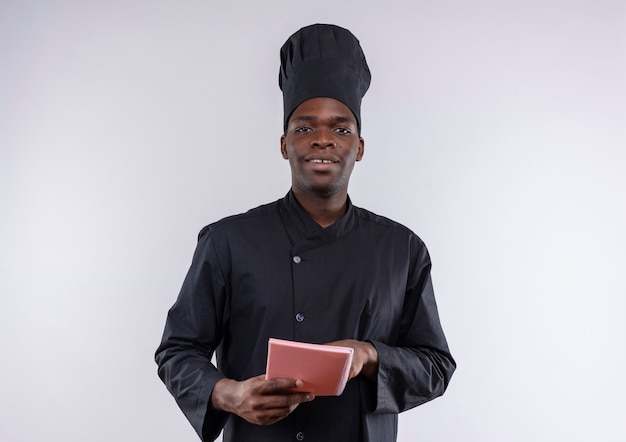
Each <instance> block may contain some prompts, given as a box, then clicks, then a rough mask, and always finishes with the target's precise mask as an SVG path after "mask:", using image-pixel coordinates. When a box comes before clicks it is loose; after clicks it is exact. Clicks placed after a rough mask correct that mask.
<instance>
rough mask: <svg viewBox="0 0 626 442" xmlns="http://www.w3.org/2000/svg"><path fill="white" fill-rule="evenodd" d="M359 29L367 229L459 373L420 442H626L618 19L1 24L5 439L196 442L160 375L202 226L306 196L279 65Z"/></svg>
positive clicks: (150, 10) (512, 7) (419, 417)
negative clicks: (427, 260) (422, 255)
mask: <svg viewBox="0 0 626 442" xmlns="http://www.w3.org/2000/svg"><path fill="white" fill-rule="evenodd" d="M315 22H323V23H335V24H338V25H341V26H344V27H347V28H349V29H351V30H352V31H353V32H354V33H355V34H356V35H357V37H358V38H359V39H360V41H361V43H362V46H363V48H364V50H365V53H366V55H367V58H368V62H369V65H370V68H371V70H372V73H373V80H372V86H371V89H370V91H369V92H368V94H367V95H366V97H365V99H364V102H363V135H364V137H365V139H366V154H365V157H364V160H363V161H362V162H361V163H359V164H358V165H357V167H356V168H355V172H354V175H353V179H352V182H351V191H350V194H351V197H352V199H353V201H354V203H355V204H356V205H358V206H361V207H365V208H368V209H370V210H372V211H374V212H377V213H380V214H383V215H386V216H388V217H390V218H393V219H395V220H397V221H399V222H402V223H403V224H405V225H407V226H409V227H411V228H412V229H413V230H414V231H416V232H417V233H418V234H419V235H420V236H421V237H422V238H423V239H424V241H425V242H426V243H427V245H428V246H429V248H430V251H431V255H432V258H433V261H434V268H433V273H434V281H435V288H436V292H437V299H438V303H439V307H440V311H441V318H442V322H443V325H444V328H445V330H446V333H447V336H448V339H449V343H450V346H451V349H452V351H453V354H454V356H455V357H456V359H457V361H458V365H459V368H458V370H457V373H456V374H455V376H454V378H453V379H452V382H451V384H450V387H449V390H448V392H447V393H446V395H444V396H443V397H442V398H440V399H437V400H436V401H434V402H431V403H429V404H426V405H424V406H421V407H418V408H417V409H414V410H411V411H409V412H406V413H404V414H402V415H401V418H400V436H399V440H400V441H407V442H408V441H416V440H428V441H476V442H502V441H506V442H509V441H511V442H515V441H524V442H527V441H589V440H596V441H603V442H604V441H624V440H626V430H625V429H624V424H623V420H624V416H625V415H626V406H625V405H624V396H625V395H626V382H625V380H624V372H625V370H626V326H625V325H624V315H625V313H626V301H625V295H626V282H625V281H624V278H625V277H624V268H625V265H626V235H625V233H624V226H626V178H625V176H626V172H625V166H626V80H625V79H626V7H625V3H624V2H623V1H608V0H604V1H602V0H588V1H550V0H543V1H535V0H532V1H530V0H526V1H521V0H520V1H486V0H476V1H456V2H453V1H437V2H435V1H425V0H424V1H413V2H409V1H406V2H402V1H385V2H382V1H381V2H374V1H357V0H354V1H345V2H340V1H337V0H331V1H321V0H320V1H315V2H298V1H294V0H291V1H278V0H273V1H259V2H256V1H249V2H240V1H232V2H219V3H218V2H210V1H207V0H205V1H166V0H158V1H157V0H135V1H119V0H114V1H106V2H105V1H98V2H96V1H43V0H42V1H24V0H0V204H1V206H0V210H1V212H0V296H1V298H0V299H1V304H0V312H1V316H2V319H1V320H0V352H1V358H2V359H1V361H2V362H1V364H0V440H2V441H35V440H47V441H81V442H82V441H85V440H89V441H92V442H98V441H107V442H108V441H144V440H145V441H173V440H176V441H183V440H188V441H193V440H197V438H196V436H195V433H194V432H193V430H192V429H191V426H189V425H188V423H187V422H186V420H185V419H184V417H183V415H182V413H181V412H180V411H179V410H178V408H177V406H176V405H175V403H174V401H173V399H172V398H171V397H170V396H169V393H167V391H166V389H165V387H164V386H163V385H162V384H161V383H160V380H159V379H158V378H157V375H156V365H155V364H154V362H153V353H154V350H155V349H156V347H157V345H158V343H159V341H160V337H161V332H162V328H163V324H164V321H165V315H166V312H167V309H168V308H169V307H170V306H171V304H172V303H173V302H174V300H175V297H176V295H177V293H178V289H179V288H180V284H181V283H182V279H183V277H184V275H185V273H186V270H187V268H188V265H189V263H190V261H191V255H192V252H193V249H194V246H195V241H196V234H197V232H198V231H199V230H200V228H201V227H203V226H204V225H205V224H207V223H209V222H212V221H215V220H217V219H219V218H221V217H223V216H225V215H230V214H233V213H238V212H242V211H245V210H247V209H249V208H251V207H254V206H256V205H259V204H261V203H266V202H270V201H274V200H276V199H278V198H280V197H282V196H283V195H284V194H285V193H286V192H287V190H288V189H289V183H290V178H289V176H290V175H289V167H288V163H287V162H286V161H284V160H282V158H281V157H280V152H279V136H280V134H281V119H282V107H281V106H282V101H281V100H282V98H281V94H280V91H279V89H278V85H277V78H278V63H279V59H278V51H279V48H280V46H281V45H282V43H283V42H284V41H285V40H286V38H287V37H288V36H289V35H290V34H291V33H292V32H294V31H296V30H297V29H298V28H300V27H302V26H304V25H308V24H311V23H315Z"/></svg>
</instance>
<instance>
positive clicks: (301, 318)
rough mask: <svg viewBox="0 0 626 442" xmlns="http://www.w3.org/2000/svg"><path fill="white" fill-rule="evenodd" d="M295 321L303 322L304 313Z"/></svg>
mask: <svg viewBox="0 0 626 442" xmlns="http://www.w3.org/2000/svg"><path fill="white" fill-rule="evenodd" d="M296 321H298V322H302V321H304V313H298V314H297V315H296ZM298 434H299V433H298Z"/></svg>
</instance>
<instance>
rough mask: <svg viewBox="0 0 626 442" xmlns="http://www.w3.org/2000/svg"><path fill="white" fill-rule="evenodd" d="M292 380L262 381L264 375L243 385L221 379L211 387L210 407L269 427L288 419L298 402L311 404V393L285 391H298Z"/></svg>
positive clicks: (295, 382) (296, 382)
mask: <svg viewBox="0 0 626 442" xmlns="http://www.w3.org/2000/svg"><path fill="white" fill-rule="evenodd" d="M301 386H302V381H300V380H296V379H269V380H266V379H265V375H260V376H256V377H254V378H250V379H247V380H245V381H235V380H232V379H221V380H220V381H218V382H217V383H216V384H215V387H214V388H213V394H212V395H211V405H212V406H213V408H214V409H216V410H222V411H226V412H229V413H233V414H236V415H237V416H239V417H241V418H243V419H245V420H247V421H248V422H250V423H251V424H255V425H271V424H274V423H276V422H278V421H279V420H281V419H283V418H285V417H287V416H289V414H290V413H291V412H292V411H293V410H295V409H296V407H297V406H298V405H299V404H301V403H302V402H309V401H312V400H313V399H314V398H315V396H314V395H313V394H312V393H303V392H300V391H289V389H291V388H296V387H301Z"/></svg>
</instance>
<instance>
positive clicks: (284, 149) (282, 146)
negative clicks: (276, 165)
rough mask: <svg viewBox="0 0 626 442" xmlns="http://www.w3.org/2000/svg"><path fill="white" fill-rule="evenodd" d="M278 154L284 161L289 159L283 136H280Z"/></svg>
mask: <svg viewBox="0 0 626 442" xmlns="http://www.w3.org/2000/svg"><path fill="white" fill-rule="evenodd" d="M280 153H281V154H282V156H283V158H284V159H286V160H288V159H289V155H287V142H286V138H285V134H283V135H281V137H280Z"/></svg>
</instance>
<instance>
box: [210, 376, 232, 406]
mask: <svg viewBox="0 0 626 442" xmlns="http://www.w3.org/2000/svg"><path fill="white" fill-rule="evenodd" d="M236 384H237V381H234V380H232V379H228V378H223V379H220V380H219V381H217V382H216V383H215V385H214V386H213V392H212V393H211V401H210V403H211V407H213V409H214V410H218V411H225V412H228V413H230V412H232V409H233V406H232V397H233V391H234V389H235V387H236Z"/></svg>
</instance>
